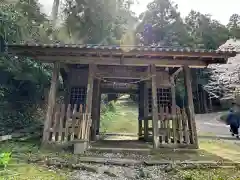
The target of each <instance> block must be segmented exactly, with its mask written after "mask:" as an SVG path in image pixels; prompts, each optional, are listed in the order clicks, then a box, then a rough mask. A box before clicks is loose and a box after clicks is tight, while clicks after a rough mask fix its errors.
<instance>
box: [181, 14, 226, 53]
mask: <svg viewBox="0 0 240 180" xmlns="http://www.w3.org/2000/svg"><path fill="white" fill-rule="evenodd" d="M185 23H186V27H187V30H188V33H189V35H190V37H191V42H190V44H192V47H195V48H204V49H217V48H218V47H219V46H220V45H222V44H223V43H225V42H226V41H227V40H228V38H229V37H230V33H229V30H228V29H227V27H225V26H224V25H222V24H221V23H219V22H218V21H216V20H213V19H211V16H210V15H204V14H201V13H200V12H196V11H191V12H190V13H189V15H188V16H187V17H186V18H185Z"/></svg>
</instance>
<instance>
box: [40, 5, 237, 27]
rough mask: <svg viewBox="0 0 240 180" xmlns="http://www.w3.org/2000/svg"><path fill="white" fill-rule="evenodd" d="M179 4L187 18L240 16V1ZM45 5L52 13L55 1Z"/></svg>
mask: <svg viewBox="0 0 240 180" xmlns="http://www.w3.org/2000/svg"><path fill="white" fill-rule="evenodd" d="M138 1H139V4H135V5H134V6H133V7H132V10H133V11H134V12H136V14H140V13H141V12H143V11H144V10H145V9H146V6H147V4H148V3H149V2H151V1H152V0H138ZM173 1H174V2H175V3H176V4H178V10H179V11H180V13H181V15H182V16H183V17H185V16H186V15H187V14H188V13H189V12H190V11H191V10H192V9H193V10H196V11H200V12H201V13H203V14H211V15H212V17H213V18H214V19H216V20H219V21H220V22H221V23H223V24H227V23H228V20H229V17H230V16H231V15H232V14H234V13H237V14H240V0H227V1H226V0H173ZM39 2H40V3H41V4H42V5H43V9H44V12H47V13H48V14H49V12H51V9H52V3H53V0H39Z"/></svg>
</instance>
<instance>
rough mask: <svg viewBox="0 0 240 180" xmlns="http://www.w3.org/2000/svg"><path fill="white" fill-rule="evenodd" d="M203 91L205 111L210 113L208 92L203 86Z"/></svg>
mask: <svg viewBox="0 0 240 180" xmlns="http://www.w3.org/2000/svg"><path fill="white" fill-rule="evenodd" d="M202 93H203V106H204V113H208V105H207V93H206V91H205V90H204V89H203V88H202Z"/></svg>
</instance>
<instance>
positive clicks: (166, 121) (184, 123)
mask: <svg viewBox="0 0 240 180" xmlns="http://www.w3.org/2000/svg"><path fill="white" fill-rule="evenodd" d="M158 119H159V121H158V131H159V141H160V144H173V143H175V144H193V143H194V142H192V141H193V140H192V139H193V138H192V137H191V136H192V135H193V133H192V132H191V129H190V127H191V126H190V124H189V121H188V117H187V114H186V110H185V109H180V108H177V109H176V115H174V116H173V115H172V114H171V113H170V111H169V108H168V107H160V113H159V114H158ZM143 130H144V127H143V128H142V132H143ZM143 133H144V132H143ZM143 133H142V134H143ZM148 133H149V135H151V134H152V127H151V125H150V127H149V128H148Z"/></svg>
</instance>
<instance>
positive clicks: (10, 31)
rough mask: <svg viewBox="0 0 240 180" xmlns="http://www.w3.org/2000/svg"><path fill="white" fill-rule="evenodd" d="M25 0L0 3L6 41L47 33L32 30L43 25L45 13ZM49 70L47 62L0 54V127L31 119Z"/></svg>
mask: <svg viewBox="0 0 240 180" xmlns="http://www.w3.org/2000/svg"><path fill="white" fill-rule="evenodd" d="M27 2H28V1H27V0H25V1H24V0H22V1H19V2H18V3H15V4H2V5H1V7H0V19H1V21H0V27H1V28H0V35H1V36H2V37H4V39H5V41H6V42H7V43H20V42H21V41H24V40H26V39H27V41H28V40H32V39H33V40H34V38H35V39H36V40H37V38H39V40H41V38H42V37H47V35H46V34H44V36H40V35H39V36H36V34H35V33H33V32H32V31H35V32H39V31H38V30H39V29H40V28H43V26H42V24H41V23H44V20H43V19H44V18H45V17H44V16H43V15H42V14H41V13H40V11H39V7H38V6H37V4H36V2H35V3H34V2H33V1H29V2H31V3H33V4H32V5H33V6H29V5H28V4H26V3H27ZM28 8H30V9H28ZM31 8H33V9H31ZM30 30H32V31H30ZM49 72H50V70H49V67H48V66H44V65H43V64H40V63H39V62H35V61H34V60H31V59H28V58H20V57H15V56H11V55H2V56H1V57H0V76H1V80H0V84H1V86H0V112H1V113H0V126H1V128H2V129H0V131H2V130H9V131H11V130H13V129H18V128H22V127H24V126H27V125H29V124H30V123H31V122H32V121H33V119H34V114H35V113H36V111H37V108H38V107H39V106H40V104H41V99H42V96H43V93H44V88H45V87H47V86H48V84H49Z"/></svg>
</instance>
